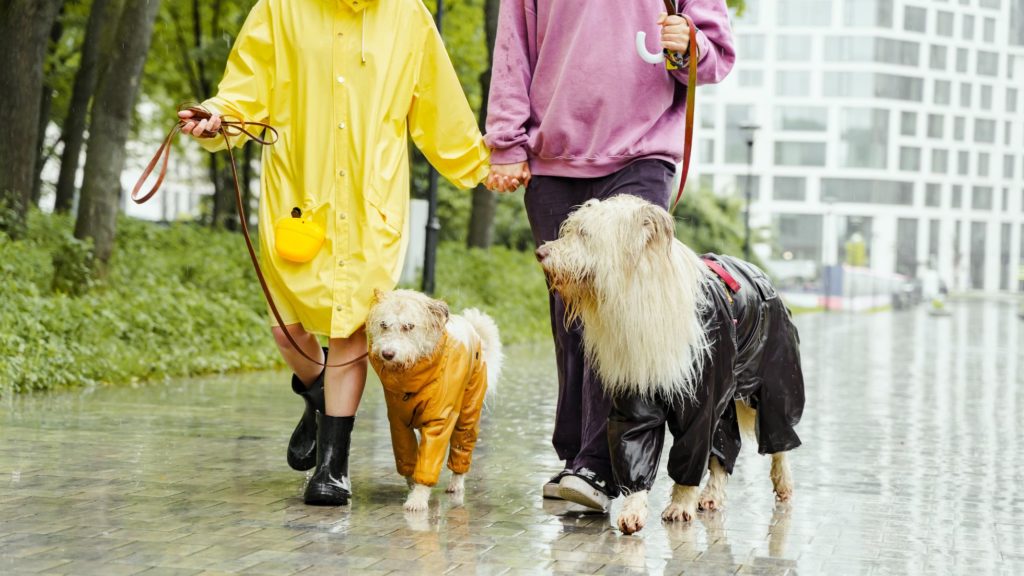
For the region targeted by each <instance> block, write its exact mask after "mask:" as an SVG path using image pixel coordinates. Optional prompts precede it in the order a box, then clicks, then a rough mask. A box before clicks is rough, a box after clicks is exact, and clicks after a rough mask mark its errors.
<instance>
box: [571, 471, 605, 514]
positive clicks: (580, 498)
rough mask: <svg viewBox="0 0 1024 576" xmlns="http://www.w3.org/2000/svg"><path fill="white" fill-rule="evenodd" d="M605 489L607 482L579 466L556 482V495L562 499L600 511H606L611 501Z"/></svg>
mask: <svg viewBox="0 0 1024 576" xmlns="http://www.w3.org/2000/svg"><path fill="white" fill-rule="evenodd" d="M606 489H607V483H606V482H605V481H604V480H603V479H601V478H600V477H599V476H598V475H597V474H595V473H594V472H593V471H591V470H588V469H586V468H580V469H579V470H578V471H577V472H576V473H574V474H567V475H566V476H565V477H563V478H562V480H561V481H560V482H559V483H558V495H559V497H561V498H562V499H563V500H568V501H570V502H575V503H576V504H581V505H583V506H586V507H587V508H591V509H593V510H598V511H600V512H607V511H608V504H609V503H610V502H611V499H610V498H609V497H608V494H607V493H606V492H605V490H606Z"/></svg>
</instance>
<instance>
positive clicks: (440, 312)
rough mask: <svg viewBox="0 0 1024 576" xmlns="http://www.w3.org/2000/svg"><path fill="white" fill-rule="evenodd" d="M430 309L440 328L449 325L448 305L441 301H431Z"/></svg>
mask: <svg viewBox="0 0 1024 576" xmlns="http://www.w3.org/2000/svg"><path fill="white" fill-rule="evenodd" d="M428 308H429V309H430V313H431V314H432V315H433V316H434V318H436V319H437V323H438V324H439V325H440V326H444V325H445V324H447V323H448V304H446V303H445V302H443V301H441V300H435V299H431V300H430V304H429V306H428Z"/></svg>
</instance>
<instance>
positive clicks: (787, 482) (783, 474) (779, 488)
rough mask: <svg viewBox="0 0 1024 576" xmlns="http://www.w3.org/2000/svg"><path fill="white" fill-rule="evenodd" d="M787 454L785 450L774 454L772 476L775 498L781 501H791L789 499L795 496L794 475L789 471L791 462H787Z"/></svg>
mask: <svg viewBox="0 0 1024 576" xmlns="http://www.w3.org/2000/svg"><path fill="white" fill-rule="evenodd" d="M785 454H786V453H785V452H780V453H778V454H772V469H771V472H770V476H771V479H772V486H773V487H774V489H775V499H776V500H778V501H779V502H789V499H790V498H792V497H793V476H792V475H791V474H790V472H789V463H788V462H786V456H785Z"/></svg>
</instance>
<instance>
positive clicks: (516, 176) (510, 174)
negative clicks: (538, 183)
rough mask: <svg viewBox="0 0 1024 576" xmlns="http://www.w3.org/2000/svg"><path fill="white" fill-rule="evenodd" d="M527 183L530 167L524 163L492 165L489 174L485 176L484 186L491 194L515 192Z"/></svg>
mask: <svg viewBox="0 0 1024 576" xmlns="http://www.w3.org/2000/svg"><path fill="white" fill-rule="evenodd" d="M529 182H530V165H529V164H528V163H526V162H518V163H516V164H492V165H491V173H490V174H489V175H488V176H487V180H486V181H485V182H484V186H486V187H487V189H488V190H490V191H491V192H515V191H516V189H518V188H519V187H520V186H526V185H527V184H528V183H529Z"/></svg>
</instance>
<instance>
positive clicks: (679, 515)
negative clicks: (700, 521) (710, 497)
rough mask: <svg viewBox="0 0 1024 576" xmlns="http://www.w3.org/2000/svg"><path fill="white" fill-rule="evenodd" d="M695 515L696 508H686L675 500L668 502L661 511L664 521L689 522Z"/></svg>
mask: <svg viewBox="0 0 1024 576" xmlns="http://www.w3.org/2000/svg"><path fill="white" fill-rule="evenodd" d="M696 515H697V509H696V508H688V507H686V506H684V505H682V504H676V503H675V502H671V503H669V505H668V506H666V507H665V509H664V510H662V512H661V519H662V520H664V521H666V522H689V521H690V520H693V519H694V517H695V516H696Z"/></svg>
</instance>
